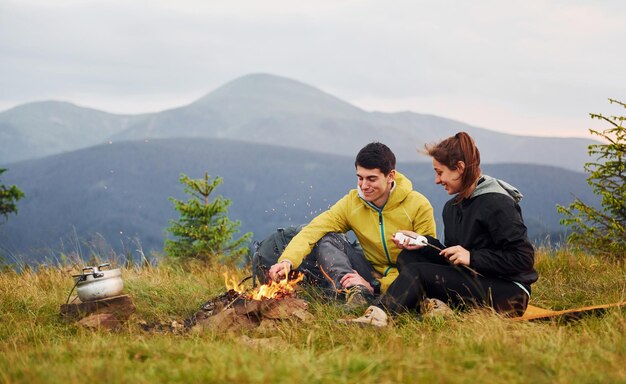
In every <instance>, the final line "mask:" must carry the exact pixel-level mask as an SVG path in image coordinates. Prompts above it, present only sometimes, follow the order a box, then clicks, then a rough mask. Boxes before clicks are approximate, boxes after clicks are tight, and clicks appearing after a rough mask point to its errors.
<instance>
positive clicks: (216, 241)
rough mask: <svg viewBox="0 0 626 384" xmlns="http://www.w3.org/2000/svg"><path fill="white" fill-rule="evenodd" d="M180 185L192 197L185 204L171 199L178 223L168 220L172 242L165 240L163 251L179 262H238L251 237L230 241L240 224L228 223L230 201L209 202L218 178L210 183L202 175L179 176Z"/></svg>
mask: <svg viewBox="0 0 626 384" xmlns="http://www.w3.org/2000/svg"><path fill="white" fill-rule="evenodd" d="M180 182H181V183H182V184H184V185H185V193H186V194H188V195H190V196H191V198H190V199H189V200H187V201H182V200H176V199H174V198H170V201H172V202H173V203H174V206H175V208H176V210H177V211H178V212H180V218H179V219H178V221H173V220H170V224H171V226H170V227H169V228H168V229H167V231H168V232H170V233H171V234H172V235H174V237H175V238H176V239H175V240H170V239H167V240H166V241H165V252H166V253H167V255H168V256H170V257H173V258H178V259H197V260H201V261H204V262H213V261H216V260H214V259H215V258H216V257H221V258H222V259H223V260H224V261H229V262H237V261H239V260H240V259H241V257H242V256H244V255H245V254H246V253H247V251H248V247H247V243H248V241H249V240H250V238H251V237H252V234H251V233H246V234H244V235H243V236H242V237H240V238H239V239H237V240H235V241H233V240H232V239H233V235H234V234H235V233H237V232H239V226H240V225H241V224H240V222H239V221H230V219H229V218H228V209H227V208H228V206H229V205H230V200H229V199H225V198H224V197H222V196H217V197H216V198H215V199H213V200H209V196H210V195H211V193H212V192H213V191H214V190H215V188H217V186H219V185H220V184H221V183H222V179H221V178H220V177H216V178H215V179H213V180H210V177H209V174H208V173H206V172H205V173H204V179H191V178H190V177H188V176H187V175H185V174H181V176H180Z"/></svg>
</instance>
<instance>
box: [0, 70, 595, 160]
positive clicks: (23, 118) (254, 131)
mask: <svg viewBox="0 0 626 384" xmlns="http://www.w3.org/2000/svg"><path fill="white" fill-rule="evenodd" d="M545 128H546V131H549V130H550V127H545ZM458 131H467V132H469V133H470V134H472V136H473V137H474V138H475V139H476V141H477V143H478V145H479V147H480V148H481V150H482V153H483V161H484V162H485V163H505V162H513V163H528V164H545V165H553V166H558V167H563V168H566V169H570V170H575V171H579V172H582V170H583V165H584V163H585V162H586V161H587V160H588V159H587V146H588V145H589V144H591V143H594V141H592V140H587V139H577V138H540V137H531V136H515V135H508V134H503V133H497V132H494V131H490V130H486V129H482V128H478V127H474V126H471V125H467V124H464V123H461V122H458V121H454V120H450V119H445V118H442V117H437V116H432V115H427V114H418V113H412V112H401V113H380V112H367V111H364V110H362V109H359V108H357V107H355V106H353V105H351V104H349V103H347V102H345V101H342V100H340V99H338V98H336V97H334V96H332V95H329V94H327V93H325V92H323V91H321V90H319V89H317V88H314V87H312V86H309V85H306V84H303V83H301V82H298V81H294V80H290V79H286V78H283V77H278V76H273V75H268V74H252V75H247V76H244V77H241V78H238V79H235V80H233V81H231V82H229V83H227V84H225V85H223V86H222V87H220V88H218V89H216V90H214V91H213V92H211V93H209V94H208V95H206V96H204V97H202V98H201V99H199V100H197V101H195V102H193V103H191V104H189V105H186V106H183V107H180V108H175V109H170V110H166V111H162V112H159V113H152V114H144V115H136V116H122V115H113V114H107V113H104V112H99V111H95V110H91V109H86V108H80V107H77V106H73V105H71V104H67V103H55V102H46V103H33V104H28V105H24V106H21V107H17V108H14V109H12V110H9V111H6V112H3V113H0V140H2V143H3V151H2V152H1V153H0V164H8V163H11V162H14V161H18V160H25V159H31V158H38V157H43V156H45V155H49V154H55V153H61V152H65V151H71V150H75V149H80V148H86V147H88V146H91V145H96V144H101V143H105V142H108V141H114V142H115V141H120V140H124V141H127V140H146V139H157V138H175V137H193V138H226V139H232V140H240V141H247V142H252V143H261V144H271V145H279V146H283V147H288V148H298V149H304V150H310V151H316V152H322V153H327V154H334V155H345V154H347V153H356V152H357V151H358V150H359V149H360V148H361V147H363V145H365V144H367V143H368V142H371V141H375V140H378V141H382V142H385V143H387V144H388V145H390V146H391V147H392V148H394V150H395V152H396V155H397V157H398V159H399V160H400V161H410V162H418V161H428V159H427V158H426V157H425V156H420V155H418V154H417V153H416V150H417V149H420V148H423V146H424V144H425V143H429V142H434V141H437V140H440V139H442V138H445V137H447V136H451V135H453V134H455V133H456V132H458Z"/></svg>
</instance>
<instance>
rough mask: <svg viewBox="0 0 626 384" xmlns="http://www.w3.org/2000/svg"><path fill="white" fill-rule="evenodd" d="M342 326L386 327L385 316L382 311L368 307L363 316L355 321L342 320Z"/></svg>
mask: <svg viewBox="0 0 626 384" xmlns="http://www.w3.org/2000/svg"><path fill="white" fill-rule="evenodd" d="M341 322H342V323H344V324H358V325H371V326H374V327H386V326H387V314H386V313H385V311H383V310H382V309H380V308H378V307H376V306H373V305H371V306H369V307H368V308H367V310H365V313H364V314H363V316H361V317H358V318H356V319H343V320H341Z"/></svg>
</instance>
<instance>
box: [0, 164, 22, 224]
mask: <svg viewBox="0 0 626 384" xmlns="http://www.w3.org/2000/svg"><path fill="white" fill-rule="evenodd" d="M5 171H6V169H4V168H0V175H2V174H3V173H4V172H5ZM23 197H24V192H22V191H21V190H20V189H19V188H18V187H16V186H15V185H12V186H10V187H7V186H5V185H4V184H2V183H0V215H3V216H4V218H5V220H6V219H8V218H9V213H15V214H17V201H18V200H19V199H21V198H23Z"/></svg>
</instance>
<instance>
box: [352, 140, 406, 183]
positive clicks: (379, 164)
mask: <svg viewBox="0 0 626 384" xmlns="http://www.w3.org/2000/svg"><path fill="white" fill-rule="evenodd" d="M354 166H355V167H357V166H358V167H363V168H366V169H375V168H378V169H380V171H381V172H382V173H383V174H384V175H385V176H387V175H388V174H389V172H391V171H392V170H394V169H396V155H394V154H393V152H391V149H389V147H388V146H386V145H385V144H383V143H379V142H374V143H369V144H367V145H366V146H365V147H363V148H362V149H361V150H360V151H359V153H358V154H357V155H356V161H355V162H354Z"/></svg>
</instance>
